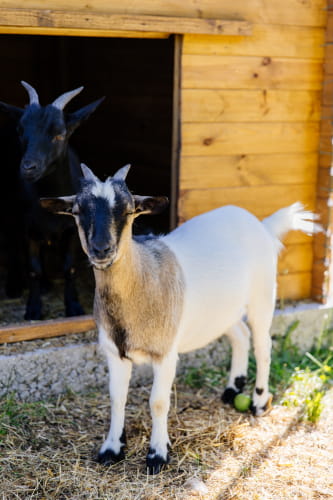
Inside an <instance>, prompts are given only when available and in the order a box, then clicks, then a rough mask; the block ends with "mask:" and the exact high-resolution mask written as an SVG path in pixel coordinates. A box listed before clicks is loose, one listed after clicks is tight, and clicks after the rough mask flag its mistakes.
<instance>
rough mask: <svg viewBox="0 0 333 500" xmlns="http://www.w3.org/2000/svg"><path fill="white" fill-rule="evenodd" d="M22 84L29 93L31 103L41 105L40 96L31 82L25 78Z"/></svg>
mask: <svg viewBox="0 0 333 500" xmlns="http://www.w3.org/2000/svg"><path fill="white" fill-rule="evenodd" d="M21 84H22V85H23V87H24V88H25V90H26V91H27V92H28V94H29V98H30V103H29V104H38V105H39V97H38V94H37V92H36V90H35V89H34V88H33V87H31V85H29V83H27V82H24V81H23V80H22V81H21Z"/></svg>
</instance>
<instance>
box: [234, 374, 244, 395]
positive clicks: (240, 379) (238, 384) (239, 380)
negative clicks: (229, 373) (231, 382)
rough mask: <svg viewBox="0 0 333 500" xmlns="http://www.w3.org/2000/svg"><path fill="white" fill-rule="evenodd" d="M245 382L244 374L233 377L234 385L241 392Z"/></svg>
mask: <svg viewBox="0 0 333 500" xmlns="http://www.w3.org/2000/svg"><path fill="white" fill-rule="evenodd" d="M245 384H246V377H245V375H241V376H240V377H236V378H235V386H236V387H237V389H239V390H240V392H242V390H243V389H244V386H245Z"/></svg>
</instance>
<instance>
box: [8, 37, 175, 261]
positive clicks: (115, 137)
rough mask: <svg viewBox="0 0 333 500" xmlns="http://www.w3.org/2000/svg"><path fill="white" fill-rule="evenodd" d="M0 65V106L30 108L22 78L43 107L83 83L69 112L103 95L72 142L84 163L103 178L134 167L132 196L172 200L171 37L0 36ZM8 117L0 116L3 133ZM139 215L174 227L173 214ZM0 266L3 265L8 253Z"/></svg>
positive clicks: (151, 224) (155, 226)
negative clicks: (27, 105) (26, 106)
mask: <svg viewBox="0 0 333 500" xmlns="http://www.w3.org/2000/svg"><path fill="white" fill-rule="evenodd" d="M0 61H1V69H2V71H1V78H0V100H1V101H4V102H7V103H10V104H14V105H16V106H20V107H24V106H25V104H27V102H28V96H27V93H26V91H25V89H24V88H23V87H22V85H21V84H20V81H21V80H25V81H27V82H28V83H30V84H31V85H32V86H33V87H35V88H36V90H37V92H38V94H39V98H40V102H41V104H48V103H50V102H52V101H53V100H54V99H55V98H56V97H57V96H59V95H60V94H62V93H63V92H66V91H68V90H72V89H74V88H76V87H79V86H81V85H83V86H84V90H83V91H82V92H81V94H79V95H78V96H77V97H75V98H74V99H73V101H72V102H70V103H69V104H68V106H67V107H66V110H68V111H74V110H76V109H79V108H80V107H83V106H85V105H86V104H88V103H90V102H92V101H94V100H96V99H98V98H100V97H101V96H105V101H104V102H103V103H102V104H101V106H100V107H99V108H98V109H97V110H96V111H95V112H94V113H93V115H92V116H91V117H90V118H89V120H88V121H87V122H85V123H84V124H83V125H81V127H80V128H79V129H78V130H77V131H76V132H75V133H74V135H73V136H72V138H71V142H70V143H71V145H72V146H73V147H74V148H75V150H76V152H77V153H78V155H79V157H80V160H81V161H83V162H84V163H86V164H87V165H89V166H90V167H91V168H92V169H93V170H94V172H95V173H96V174H97V175H98V176H99V177H100V178H102V179H105V178H106V177H107V176H109V175H112V173H113V172H115V170H116V169H118V168H119V167H121V166H123V165H125V164H127V163H131V164H132V169H131V170H130V173H129V175H128V178H127V180H128V185H129V187H130V189H131V190H132V191H133V192H134V193H137V194H145V195H147V194H150V195H166V196H168V197H169V198H170V196H171V182H172V179H171V176H172V174H171V149H172V120H173V117H172V111H173V81H174V77H173V72H174V40H173V39H172V38H169V39H132V38H90V37H63V36H35V35H1V36H0ZM7 120H8V118H7V117H6V116H5V115H4V114H2V113H1V114H0V130H3V127H4V126H5V127H6V124H7ZM1 168H2V169H4V168H6V165H4V164H2V165H1ZM173 201H174V200H173ZM142 218H143V219H144V225H146V226H147V227H148V230H153V231H154V232H165V231H168V230H169V228H170V211H169V210H166V211H165V213H163V214H161V215H159V216H151V217H148V216H143V217H142ZM2 253H3V252H2ZM1 262H3V263H5V260H4V257H3V255H1Z"/></svg>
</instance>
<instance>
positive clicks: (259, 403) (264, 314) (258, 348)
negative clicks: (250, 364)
mask: <svg viewBox="0 0 333 500" xmlns="http://www.w3.org/2000/svg"><path fill="white" fill-rule="evenodd" d="M273 304H274V302H273V301H272V303H268V301H266V303H264V302H262V303H261V304H259V305H258V307H257V308H254V309H253V308H251V309H250V308H249V322H250V324H251V329H252V335H253V346H254V355H255V358H256V365H257V369H256V384H255V388H254V390H253V400H252V406H251V409H252V413H253V414H254V415H257V416H259V415H261V414H262V413H264V412H265V411H266V409H267V408H268V406H269V404H270V401H271V398H272V396H271V394H270V393H269V387H268V381H269V372H270V363H271V347H272V340H271V336H270V327H271V323H272V317H273V311H274V305H273Z"/></svg>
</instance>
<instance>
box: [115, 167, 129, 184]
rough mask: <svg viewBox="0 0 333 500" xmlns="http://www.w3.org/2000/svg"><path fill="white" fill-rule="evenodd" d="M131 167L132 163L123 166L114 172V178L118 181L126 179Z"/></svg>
mask: <svg viewBox="0 0 333 500" xmlns="http://www.w3.org/2000/svg"><path fill="white" fill-rule="evenodd" d="M130 168H131V165H130V163H128V164H127V165H125V166H124V167H121V168H120V169H119V170H117V172H116V173H115V174H114V176H113V179H114V180H116V181H124V180H125V179H126V176H127V174H128V171H129V169H130Z"/></svg>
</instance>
